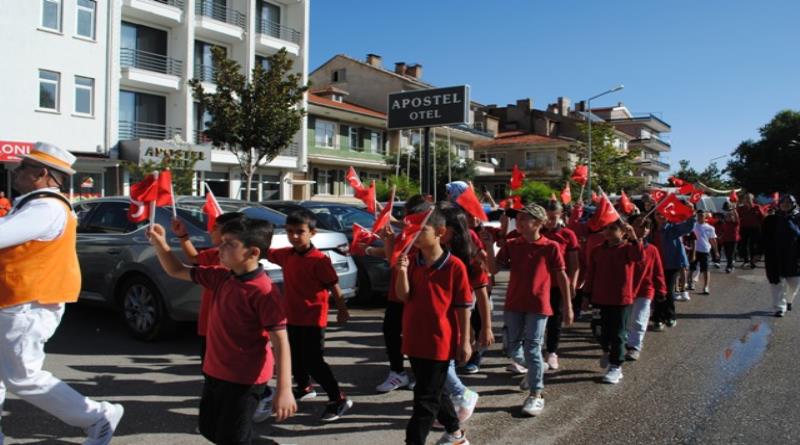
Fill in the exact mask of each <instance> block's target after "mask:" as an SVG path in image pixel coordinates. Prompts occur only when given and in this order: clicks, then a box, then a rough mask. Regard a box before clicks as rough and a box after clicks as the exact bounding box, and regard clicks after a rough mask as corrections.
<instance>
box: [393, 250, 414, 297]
mask: <svg viewBox="0 0 800 445" xmlns="http://www.w3.org/2000/svg"><path fill="white" fill-rule="evenodd" d="M395 267H396V268H397V279H396V280H395V286H394V292H395V295H396V296H397V299H398V300H400V301H402V302H403V303H405V302H406V301H408V292H409V289H410V286H409V285H408V255H405V254H403V255H400V258H399V259H398V260H397V265H396V266H395Z"/></svg>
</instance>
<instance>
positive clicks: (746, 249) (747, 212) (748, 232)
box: [736, 193, 766, 269]
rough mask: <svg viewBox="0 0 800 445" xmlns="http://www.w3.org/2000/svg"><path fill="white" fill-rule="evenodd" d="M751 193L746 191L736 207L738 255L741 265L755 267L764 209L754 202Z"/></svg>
mask: <svg viewBox="0 0 800 445" xmlns="http://www.w3.org/2000/svg"><path fill="white" fill-rule="evenodd" d="M754 199H755V198H754V197H753V194H752V193H747V194H745V195H744V197H743V198H742V205H740V206H738V207H737V208H736V213H738V216H739V222H740V227H739V237H740V242H739V255H741V256H742V261H743V263H742V266H745V265H750V268H751V269H755V268H756V261H757V258H758V256H759V255H758V254H759V251H760V242H761V239H760V238H761V228H762V225H763V224H764V218H765V216H766V215H765V214H764V210H762V208H761V207H760V206H759V205H757V204H755V203H754Z"/></svg>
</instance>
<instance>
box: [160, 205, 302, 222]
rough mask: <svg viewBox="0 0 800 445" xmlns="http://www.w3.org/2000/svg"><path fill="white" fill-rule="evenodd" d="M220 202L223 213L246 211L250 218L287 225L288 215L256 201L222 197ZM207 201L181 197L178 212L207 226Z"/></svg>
mask: <svg viewBox="0 0 800 445" xmlns="http://www.w3.org/2000/svg"><path fill="white" fill-rule="evenodd" d="M218 202H219V206H220V208H222V212H223V213H229V212H244V213H245V215H247V216H248V217H250V218H256V219H263V220H266V221H269V222H271V223H272V224H273V225H274V226H275V227H284V226H285V225H286V215H284V214H283V213H279V212H276V211H274V210H272V209H268V208H266V207H263V206H261V205H259V204H256V203H254V202H247V201H236V200H228V199H220V200H218ZM205 203H206V201H205V199H179V200H178V206H177V213H178V215H179V216H180V217H181V218H183V219H185V220H188V221H189V222H191V223H192V224H194V225H196V226H198V227H206V220H207V217H206V214H205V212H203V206H204V205H205ZM170 210H172V209H170Z"/></svg>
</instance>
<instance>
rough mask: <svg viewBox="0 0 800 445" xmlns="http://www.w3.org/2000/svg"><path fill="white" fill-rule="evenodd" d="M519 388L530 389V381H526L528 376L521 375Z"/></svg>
mask: <svg viewBox="0 0 800 445" xmlns="http://www.w3.org/2000/svg"><path fill="white" fill-rule="evenodd" d="M519 389H521V390H523V391H530V390H531V382H530V381H528V376H522V381H520V382H519Z"/></svg>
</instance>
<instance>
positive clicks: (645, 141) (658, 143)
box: [629, 135, 672, 152]
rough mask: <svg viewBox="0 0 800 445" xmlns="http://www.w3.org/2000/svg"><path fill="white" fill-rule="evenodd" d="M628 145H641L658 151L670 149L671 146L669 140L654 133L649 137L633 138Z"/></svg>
mask: <svg viewBox="0 0 800 445" xmlns="http://www.w3.org/2000/svg"><path fill="white" fill-rule="evenodd" d="M629 145H642V146H644V147H646V148H649V149H651V150H655V151H659V152H667V151H670V150H671V149H672V146H671V145H670V143H669V142H667V141H665V140H664V139H661V138H659V137H657V136H655V135H651V136H650V137H646V138H639V139H633V140H631V141H630V143H629Z"/></svg>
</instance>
